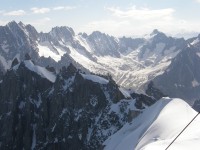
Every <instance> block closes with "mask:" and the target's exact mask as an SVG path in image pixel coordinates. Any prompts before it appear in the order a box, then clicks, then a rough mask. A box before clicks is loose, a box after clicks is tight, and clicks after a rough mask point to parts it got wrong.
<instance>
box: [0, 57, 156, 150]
mask: <svg viewBox="0 0 200 150" xmlns="http://www.w3.org/2000/svg"><path fill="white" fill-rule="evenodd" d="M155 102H156V100H155V99H152V98H151V97H148V96H145V95H139V94H136V93H132V94H131V93H129V91H126V90H125V89H123V88H119V86H118V85H117V84H116V83H115V81H114V80H113V79H112V78H111V77H110V76H98V75H95V74H91V73H84V72H83V71H80V70H78V69H76V68H75V67H74V66H73V65H72V64H70V65H69V66H68V67H67V68H66V67H63V68H62V69H61V70H60V71H59V72H58V73H56V72H55V70H54V69H53V68H50V67H46V68H45V67H41V66H38V65H36V64H35V63H34V62H33V61H32V60H30V58H27V59H26V60H25V61H22V62H18V61H17V59H15V60H14V61H13V62H12V67H11V69H9V70H8V71H7V72H6V74H5V75H3V77H2V79H1V80H0V126H1V128H0V149H3V150H4V149H32V150H34V149H66V148H68V149H69V150H79V149H80V150H81V149H83V150H86V149H97V148H99V147H100V146H101V145H102V143H103V142H104V141H105V140H106V139H107V138H108V137H109V136H110V135H112V134H114V133H115V132H117V131H118V130H119V129H120V128H121V127H122V126H123V125H124V124H125V123H127V122H129V121H131V120H132V119H133V118H135V117H136V116H137V115H139V114H140V113H141V112H142V111H143V110H144V109H145V108H147V107H148V106H150V105H152V104H153V103H155Z"/></svg>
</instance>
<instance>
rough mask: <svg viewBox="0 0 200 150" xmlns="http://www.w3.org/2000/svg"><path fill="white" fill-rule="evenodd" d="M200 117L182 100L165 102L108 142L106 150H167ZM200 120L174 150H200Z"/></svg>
mask: <svg viewBox="0 0 200 150" xmlns="http://www.w3.org/2000/svg"><path fill="white" fill-rule="evenodd" d="M196 115H197V112H196V111H194V110H193V109H192V108H191V107H190V106H189V105H188V104H187V103H186V102H184V101H183V100H181V99H170V98H163V99H161V100H160V101H158V102H157V103H156V104H154V105H152V106H151V107H149V108H148V109H146V110H145V111H144V112H143V114H141V115H139V116H138V117H137V118H136V119H134V120H133V121H132V122H130V123H127V124H126V125H124V126H123V127H122V128H121V129H120V130H119V131H118V132H117V133H115V134H114V135H112V136H111V137H109V138H108V139H107V140H106V141H105V142H104V145H105V147H104V149H105V150H121V149H126V150H133V149H134V150H152V149H153V150H162V149H163V150H164V149H166V148H167V146H168V145H169V144H170V143H171V142H172V140H173V139H174V138H175V137H176V136H177V135H178V134H179V133H180V132H181V130H182V129H183V128H184V127H185V126H186V125H187V124H188V123H189V122H190V121H191V120H192V119H193V117H195V116H196ZM199 124H200V117H197V118H196V119H195V120H194V122H193V123H192V124H191V125H190V126H189V127H188V128H187V129H186V130H185V132H183V133H182V134H181V135H180V137H179V138H178V139H177V140H176V141H175V142H174V143H173V144H172V145H171V147H170V148H169V149H171V150H180V149H181V150H188V149H192V150H198V149H199V147H200V128H199Z"/></svg>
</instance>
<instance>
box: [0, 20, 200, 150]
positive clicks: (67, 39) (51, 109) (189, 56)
mask: <svg viewBox="0 0 200 150" xmlns="http://www.w3.org/2000/svg"><path fill="white" fill-rule="evenodd" d="M199 46H200V36H198V37H194V38H190V39H187V40H186V39H184V38H175V37H170V36H167V35H166V34H164V33H162V32H160V31H158V30H156V29H155V30H154V31H153V32H152V33H151V34H149V35H146V36H144V37H143V38H131V37H120V38H117V37H113V36H110V35H107V34H105V33H101V32H99V31H94V32H93V33H91V34H89V35H88V34H86V33H79V34H76V33H75V32H74V31H73V29H72V28H70V27H65V26H62V27H54V28H52V30H51V31H50V32H48V33H43V32H40V33H39V32H37V30H36V29H35V28H34V27H33V26H32V25H25V24H23V23H22V22H19V23H16V22H15V21H12V22H10V23H8V24H7V25H5V26H0V126H1V128H0V149H3V150H4V149H5V150H7V149H32V150H34V149H48V150H54V149H65V148H66V147H67V148H68V149H70V150H79V149H83V150H88V149H108V150H114V149H117V148H118V149H122V147H124V148H125V147H126V146H127V147H126V148H125V149H133V148H135V149H138V150H139V149H141V150H143V149H145V150H146V149H151V148H152V147H153V149H155V148H157V149H161V147H165V146H166V145H167V144H169V141H170V140H172V138H174V137H175V135H176V134H177V133H178V132H179V131H180V130H181V129H182V127H184V125H185V123H186V122H188V121H189V120H190V119H191V118H192V116H193V115H194V114H195V113H196V112H195V111H194V110H193V109H192V108H190V106H192V107H193V108H194V109H196V110H197V111H200V107H199V106H200V72H199V70H198V68H200V48H199ZM162 97H170V98H162ZM177 98H181V99H183V100H181V99H177ZM188 104H189V105H188ZM173 110H174V111H173ZM176 111H178V112H180V113H177V112H176ZM165 114H169V115H165ZM173 114H176V116H174V117H172V118H170V116H172V115H173ZM182 114H184V115H183V119H182V120H181V121H180V123H179V124H177V126H173V124H176V122H175V121H176V118H180V116H182ZM169 118H170V119H171V121H170V122H171V123H169V124H166V125H163V124H165V122H164V120H165V121H166V120H168V119H169ZM198 122H199V121H198ZM198 122H197V123H198ZM197 123H196V124H197ZM196 124H195V127H194V128H192V129H191V132H192V133H193V132H194V131H198V129H197V128H196ZM171 126H173V127H171ZM165 129H169V130H170V131H169V132H171V133H172V134H167V133H165V132H162V131H163V130H165ZM155 130H158V131H157V132H154V131H155ZM196 133H197V134H195V133H194V134H192V135H191V136H188V139H187V138H186V139H183V140H182V141H180V142H181V143H184V142H186V143H187V142H189V143H190V142H194V143H196V142H197V143H196V144H195V146H194V149H195V148H196V147H198V142H199V140H198V139H199V136H198V133H199V132H196ZM195 137H196V139H195ZM132 138H134V142H133V143H132V142H131V141H130V140H132ZM189 140H191V141H189ZM175 146H177V147H178V148H179V145H175ZM154 147H155V148H154Z"/></svg>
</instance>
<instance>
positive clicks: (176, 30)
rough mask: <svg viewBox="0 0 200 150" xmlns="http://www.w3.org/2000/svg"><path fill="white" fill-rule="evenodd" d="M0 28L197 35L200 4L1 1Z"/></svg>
mask: <svg viewBox="0 0 200 150" xmlns="http://www.w3.org/2000/svg"><path fill="white" fill-rule="evenodd" d="M0 4H1V5H0V24H1V25H5V24H6V23H7V22H9V21H12V20H15V21H17V22H18V21H22V22H23V23H25V24H32V25H34V26H35V27H36V29H37V30H38V31H44V32H48V31H50V30H51V27H53V26H70V27H72V28H73V29H74V30H75V32H76V33H78V32H86V33H91V32H92V31H94V30H99V31H102V32H106V33H108V34H111V35H114V36H122V35H126V36H135V35H144V34H146V33H150V32H151V31H152V30H153V29H159V30H161V31H163V32H165V33H168V34H172V35H176V34H180V35H182V34H190V33H193V32H200V0H0Z"/></svg>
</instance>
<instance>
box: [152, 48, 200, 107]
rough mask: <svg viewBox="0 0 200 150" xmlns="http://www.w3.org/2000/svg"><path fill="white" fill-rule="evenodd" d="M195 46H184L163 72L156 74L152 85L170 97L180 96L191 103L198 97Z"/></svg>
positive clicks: (199, 74) (199, 76) (199, 77)
mask: <svg viewBox="0 0 200 150" xmlns="http://www.w3.org/2000/svg"><path fill="white" fill-rule="evenodd" d="M198 52H199V50H198V49H196V48H195V47H193V46H192V47H187V48H185V49H184V50H183V51H182V52H181V53H179V55H178V56H177V57H176V58H175V59H174V60H173V61H172V63H171V64H170V66H169V67H168V68H167V70H166V71H165V73H163V74H162V75H160V76H157V77H156V78H155V79H154V80H153V82H154V86H155V87H156V88H158V89H160V90H161V91H162V92H163V93H164V94H165V95H168V96H170V97H180V98H182V99H184V100H187V101H188V102H189V103H190V104H193V103H194V101H195V100H197V99H199V98H200V93H199V91H200V72H199V71H198V68H200V67H199V66H200V57H199V56H198Z"/></svg>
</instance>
